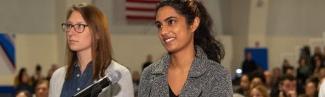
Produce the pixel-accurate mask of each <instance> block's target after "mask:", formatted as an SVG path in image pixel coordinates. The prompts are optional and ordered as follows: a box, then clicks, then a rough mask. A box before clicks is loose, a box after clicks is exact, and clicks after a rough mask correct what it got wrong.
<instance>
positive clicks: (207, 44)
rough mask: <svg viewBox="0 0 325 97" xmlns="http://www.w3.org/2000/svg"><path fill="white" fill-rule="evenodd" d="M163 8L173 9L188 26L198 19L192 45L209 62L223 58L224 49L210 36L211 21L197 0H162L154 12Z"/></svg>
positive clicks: (219, 60)
mask: <svg viewBox="0 0 325 97" xmlns="http://www.w3.org/2000/svg"><path fill="white" fill-rule="evenodd" d="M164 6H170V7H172V8H174V9H175V10H176V12H177V13H179V14H181V15H183V16H184V17H185V18H186V22H187V24H189V25H190V24H193V22H194V19H195V17H199V18H200V24H199V26H198V28H197V29H196V30H195V35H194V45H197V46H200V47H201V48H202V49H203V50H204V52H205V53H206V54H207V56H208V58H209V59H210V60H213V61H216V62H218V63H220V62H221V60H222V59H223V58H224V56H225V51H224V47H223V45H222V44H221V43H220V42H219V41H217V40H216V39H215V38H214V36H212V34H211V33H212V28H211V27H212V19H211V17H210V15H209V14H208V12H207V11H206V8H205V7H204V6H203V5H202V3H200V2H198V1H197V0H163V1H161V2H160V3H159V4H158V6H157V7H156V12H157V11H158V9H159V8H162V7H164Z"/></svg>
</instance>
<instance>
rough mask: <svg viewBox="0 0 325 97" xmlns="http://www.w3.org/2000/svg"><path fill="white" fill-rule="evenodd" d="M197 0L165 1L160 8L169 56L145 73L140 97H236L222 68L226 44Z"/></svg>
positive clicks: (158, 20)
mask: <svg viewBox="0 0 325 97" xmlns="http://www.w3.org/2000/svg"><path fill="white" fill-rule="evenodd" d="M211 23H212V20H211V18H210V16H209V15H208V13H207V11H206V9H205V7H204V6H203V5H202V4H201V3H200V2H198V1H197V0H164V1H162V2H160V4H159V5H158V6H157V8H156V22H155V24H156V26H157V28H158V36H159V39H160V41H161V43H162V45H163V46H164V48H165V49H166V51H167V52H168V53H167V54H166V55H165V56H163V57H162V58H161V59H160V60H159V61H157V62H155V63H153V64H151V65H150V66H148V67H147V68H146V69H145V70H144V71H143V73H142V76H141V79H140V86H139V97H232V85H231V78H230V75H229V73H228V72H227V71H226V70H225V68H224V67H223V66H222V65H221V64H220V62H221V59H222V58H223V57H224V49H223V46H222V44H221V43H220V42H219V41H217V40H216V39H215V38H214V36H212V35H211V32H212V31H211V26H212V25H211Z"/></svg>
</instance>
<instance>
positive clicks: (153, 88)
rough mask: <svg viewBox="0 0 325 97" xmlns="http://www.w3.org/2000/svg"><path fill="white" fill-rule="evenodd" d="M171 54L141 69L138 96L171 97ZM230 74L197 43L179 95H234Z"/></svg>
mask: <svg viewBox="0 0 325 97" xmlns="http://www.w3.org/2000/svg"><path fill="white" fill-rule="evenodd" d="M169 62H170V55H168V54H167V55H165V56H164V57H163V58H162V59H160V60H159V61H158V62H155V63H153V64H151V65H150V66H148V67H147V68H146V69H145V70H144V71H143V73H142V76H141V79H140V86H139V94H138V97H169V88H168V82H167V68H168V65H169ZM232 95H233V91H232V84H231V78H230V74H229V73H228V72H227V71H226V70H225V69H224V67H223V66H222V65H220V64H219V63H217V62H215V61H212V60H209V59H208V58H207V56H206V54H205V53H204V52H203V50H202V49H201V48H200V47H198V46H197V47H196V58H195V59H194V61H193V63H192V65H191V69H190V72H189V75H188V78H187V80H186V82H185V85H184V86H183V89H182V90H181V93H180V97H232Z"/></svg>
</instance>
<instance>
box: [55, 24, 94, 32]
mask: <svg viewBox="0 0 325 97" xmlns="http://www.w3.org/2000/svg"><path fill="white" fill-rule="evenodd" d="M61 26H62V30H63V31H64V32H70V31H71V28H73V29H74V31H76V32H78V33H82V32H84V30H85V28H86V27H87V26H88V25H87V24H74V25H73V24H69V23H62V24H61Z"/></svg>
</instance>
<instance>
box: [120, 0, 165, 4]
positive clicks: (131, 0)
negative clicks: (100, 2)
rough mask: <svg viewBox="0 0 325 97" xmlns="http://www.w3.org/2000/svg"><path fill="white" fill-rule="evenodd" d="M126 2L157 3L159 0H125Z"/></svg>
mask: <svg viewBox="0 0 325 97" xmlns="http://www.w3.org/2000/svg"><path fill="white" fill-rule="evenodd" d="M126 1H127V2H137V3H154V4H156V3H159V2H160V1H159V0H126Z"/></svg>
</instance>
